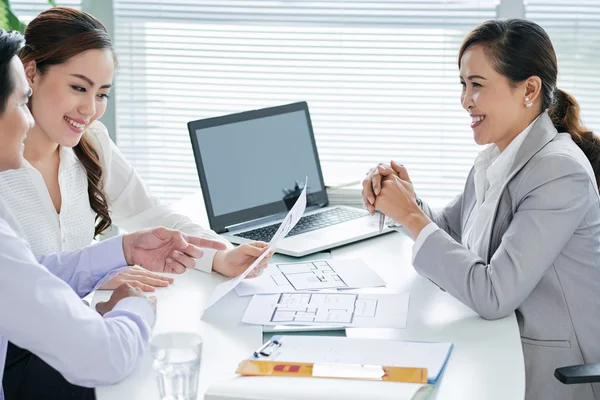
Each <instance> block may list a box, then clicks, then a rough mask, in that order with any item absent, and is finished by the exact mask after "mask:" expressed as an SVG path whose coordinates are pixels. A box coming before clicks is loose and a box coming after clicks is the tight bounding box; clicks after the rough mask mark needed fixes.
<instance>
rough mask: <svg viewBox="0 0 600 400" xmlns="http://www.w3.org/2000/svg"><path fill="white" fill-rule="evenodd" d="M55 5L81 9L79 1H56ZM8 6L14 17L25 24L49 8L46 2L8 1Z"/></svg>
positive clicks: (38, 0)
mask: <svg viewBox="0 0 600 400" xmlns="http://www.w3.org/2000/svg"><path fill="white" fill-rule="evenodd" d="M56 5H59V6H65V7H73V8H77V9H81V0H56ZM10 6H11V9H12V10H13V12H14V13H15V15H16V16H17V17H19V19H20V20H21V21H23V22H25V23H29V21H31V20H32V19H33V18H35V16H36V15H38V14H39V13H41V12H42V11H44V10H47V9H48V8H50V7H51V6H50V4H48V0H10Z"/></svg>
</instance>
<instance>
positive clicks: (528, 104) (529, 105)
mask: <svg viewBox="0 0 600 400" xmlns="http://www.w3.org/2000/svg"><path fill="white" fill-rule="evenodd" d="M525 101H526V102H527V101H529V97H525ZM525 107H527V108H531V107H533V103H527V104H525Z"/></svg>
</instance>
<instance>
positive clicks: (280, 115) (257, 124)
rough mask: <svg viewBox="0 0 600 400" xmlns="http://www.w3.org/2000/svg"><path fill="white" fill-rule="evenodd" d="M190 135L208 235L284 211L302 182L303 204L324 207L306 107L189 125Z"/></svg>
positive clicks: (247, 114)
mask: <svg viewBox="0 0 600 400" xmlns="http://www.w3.org/2000/svg"><path fill="white" fill-rule="evenodd" d="M190 135H191V136H192V144H193V146H194V153H195V155H196V162H197V164H198V171H199V174H200V180H201V183H202V190H203V194H204V196H205V205H206V206H207V212H208V214H209V220H211V228H213V229H215V227H213V224H215V225H216V226H219V225H220V226H219V228H223V227H224V226H226V225H233V224H238V223H243V222H247V221H249V220H253V219H257V218H261V217H264V216H268V215H273V214H277V213H281V212H285V211H287V209H288V208H289V207H288V206H291V205H293V200H294V199H295V196H294V194H296V196H297V195H298V194H299V189H300V190H301V189H302V187H303V185H304V180H305V177H306V176H308V190H307V193H308V195H309V196H308V197H309V202H310V201H312V202H313V203H315V202H317V203H318V202H319V199H320V200H321V202H326V195H325V190H324V186H323V179H322V175H321V169H320V166H319V159H318V154H317V151H316V145H315V141H314V136H313V133H312V126H311V123H310V118H309V114H308V108H307V106H306V103H295V104H292V105H288V106H281V107H273V108H270V109H264V110H256V111H249V112H246V113H241V114H234V115H231V116H225V117H219V118H211V119H208V120H200V121H195V122H192V123H190ZM203 181H204V182H203ZM311 195H312V196H311ZM324 196H325V198H324V199H323V197H324ZM286 199H287V200H288V201H287V202H286V201H285V200H286ZM290 199H291V201H289V200H290ZM219 219H221V221H220V222H221V224H219V223H218V222H219ZM223 224H226V225H223Z"/></svg>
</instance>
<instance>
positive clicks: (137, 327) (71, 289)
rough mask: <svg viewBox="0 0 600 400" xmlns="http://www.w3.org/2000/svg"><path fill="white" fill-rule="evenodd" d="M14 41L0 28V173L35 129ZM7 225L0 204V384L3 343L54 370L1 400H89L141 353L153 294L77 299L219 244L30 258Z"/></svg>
mask: <svg viewBox="0 0 600 400" xmlns="http://www.w3.org/2000/svg"><path fill="white" fill-rule="evenodd" d="M22 45H23V38H22V36H21V35H20V34H18V33H14V32H13V33H7V32H5V31H3V30H0V171H5V170H8V169H14V168H19V167H20V166H21V164H22V151H23V141H24V139H25V137H26V135H27V132H28V131H29V129H30V128H31V127H32V126H33V123H34V122H33V118H32V116H31V114H30V112H29V109H28V107H27V103H28V99H29V97H30V96H31V89H30V88H29V86H28V84H27V80H26V77H25V73H24V69H23V65H22V63H21V61H20V60H19V58H18V57H17V56H16V53H17V51H18V50H19V48H20V47H21V46H22ZM14 223H15V221H12V220H11V217H10V216H9V214H8V213H7V212H6V210H5V209H3V208H2V207H1V206H0V378H2V371H4V362H5V356H6V348H7V343H8V341H9V340H10V341H11V342H13V343H15V344H16V345H18V346H20V347H23V348H25V349H27V350H30V351H31V352H32V353H33V354H34V355H32V356H29V357H30V359H29V361H28V363H29V364H33V365H35V364H36V363H37V364H39V365H40V366H44V365H46V364H47V365H49V366H50V367H52V368H54V369H55V370H56V371H58V372H57V374H56V379H54V380H53V377H52V376H50V375H48V376H46V380H45V381H42V382H39V381H36V382H35V385H32V384H27V385H22V386H23V387H20V388H19V387H18V385H17V388H18V390H19V391H18V392H16V393H11V394H10V396H9V394H8V393H7V394H6V400H9V399H10V398H19V399H27V398H44V399H49V398H69V399H84V398H90V399H91V398H94V393H93V389H87V388H93V387H95V386H99V385H110V384H114V383H117V382H119V381H120V380H122V379H124V378H125V377H126V376H127V375H128V374H129V373H130V372H131V371H132V370H133V368H134V367H135V366H136V364H137V362H138V360H139V359H140V357H141V356H142V354H143V353H144V351H145V349H146V348H147V345H148V340H149V337H150V331H151V327H152V325H153V324H154V318H155V313H156V298H153V297H150V298H146V297H145V296H144V295H143V294H142V292H141V291H140V290H138V289H135V288H133V287H131V286H129V285H127V284H125V285H122V286H120V287H119V288H117V289H116V290H115V292H114V293H113V295H112V296H111V298H110V299H109V301H108V302H104V303H99V304H98V305H97V307H96V310H93V309H92V308H90V307H88V306H86V305H85V304H84V303H83V302H82V301H81V300H80V298H81V297H83V296H85V295H86V294H88V293H90V292H91V291H92V290H94V289H95V288H97V287H98V286H99V285H101V284H103V283H105V282H106V281H108V280H110V279H112V278H113V277H114V276H116V275H117V274H118V273H120V272H122V271H123V270H124V269H126V268H128V266H130V265H141V266H142V267H144V268H146V269H148V270H151V271H154V272H174V273H182V272H184V271H185V270H186V269H187V268H192V267H194V265H195V261H194V258H199V257H202V255H203V252H202V250H201V248H202V247H204V248H211V249H216V250H222V249H225V248H226V246H225V245H224V244H222V243H219V242H216V241H212V240H208V239H202V238H198V237H194V236H188V235H185V234H182V233H181V232H179V231H175V230H171V229H166V228H153V229H147V230H143V231H139V232H136V233H132V234H128V235H124V236H117V237H114V238H111V239H108V240H106V241H103V242H101V243H99V244H96V245H94V246H90V247H87V248H85V249H83V250H78V251H72V252H66V253H60V254H55V255H49V256H42V257H39V258H37V259H36V258H35V257H34V255H33V254H32V252H31V250H30V248H29V245H28V244H27V242H26V241H25V240H23V239H22V238H20V237H19V236H18V235H17V234H16V233H15V232H14V230H13V228H12V227H11V226H13V224H14ZM29 371H30V372H31V371H35V369H31V368H29ZM59 374H60V375H59ZM0 381H1V379H0ZM3 399H5V394H4V392H3V390H2V387H0V400H3Z"/></svg>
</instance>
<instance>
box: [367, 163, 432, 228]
mask: <svg viewBox="0 0 600 400" xmlns="http://www.w3.org/2000/svg"><path fill="white" fill-rule="evenodd" d="M362 186H363V189H362V198H363V202H364V203H365V206H366V207H367V210H368V211H369V213H371V215H373V214H374V213H375V211H380V212H382V213H383V214H385V215H386V216H388V217H389V218H391V219H393V220H394V221H395V222H396V223H397V224H400V225H402V226H404V227H405V228H406V229H408V231H409V232H410V233H411V234H412V236H413V238H416V237H417V236H418V235H419V233H420V232H421V230H422V229H423V228H424V227H425V226H427V225H428V224H429V223H431V220H430V219H429V217H427V215H426V214H425V213H424V212H423V211H422V210H421V208H420V207H419V205H418V204H417V196H416V195H415V191H414V188H413V185H412V182H411V180H410V176H409V175H408V171H407V170H406V167H404V166H403V165H402V164H398V163H396V162H395V161H391V162H390V164H389V165H386V164H383V163H380V164H378V165H377V167H375V168H372V169H370V170H369V172H367V176H366V177H365V178H364V179H363V182H362Z"/></svg>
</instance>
